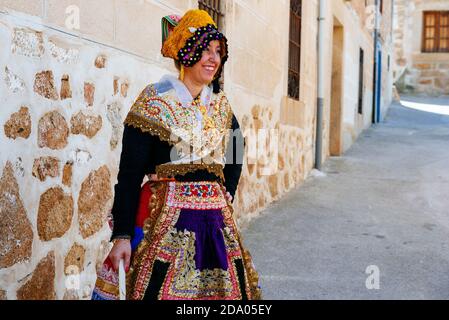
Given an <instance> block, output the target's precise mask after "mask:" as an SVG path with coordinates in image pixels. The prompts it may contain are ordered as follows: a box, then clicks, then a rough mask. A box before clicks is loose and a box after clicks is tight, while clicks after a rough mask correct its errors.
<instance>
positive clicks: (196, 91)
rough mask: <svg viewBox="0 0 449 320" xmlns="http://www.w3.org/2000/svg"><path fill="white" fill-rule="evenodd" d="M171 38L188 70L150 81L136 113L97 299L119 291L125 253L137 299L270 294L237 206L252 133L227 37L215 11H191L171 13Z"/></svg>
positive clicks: (129, 122) (128, 124)
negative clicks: (231, 81) (227, 67)
mask: <svg viewBox="0 0 449 320" xmlns="http://www.w3.org/2000/svg"><path fill="white" fill-rule="evenodd" d="M162 42H163V45H162V54H163V55H164V56H165V57H169V58H172V59H174V60H175V64H176V66H177V67H178V69H179V71H180V74H179V78H176V77H173V76H164V77H163V78H162V79H161V80H160V81H159V82H157V83H155V84H150V85H148V86H147V87H146V88H145V89H144V90H143V91H142V93H141V94H140V96H139V97H138V98H137V100H136V101H135V103H134V104H133V106H132V107H131V110H130V111H129V113H128V115H127V117H126V120H125V130H124V133H123V146H122V154H121V159H120V167H119V174H118V183H117V184H116V186H115V199H114V204H113V208H112V215H113V218H114V223H113V232H112V240H113V242H114V246H113V248H112V250H111V252H110V254H109V256H108V258H107V260H106V262H105V264H104V265H103V269H102V270H101V272H100V273H99V274H98V279H97V283H96V287H95V290H94V293H93V297H92V298H93V299H117V297H118V292H119V290H118V287H117V273H116V271H115V270H117V268H118V265H119V262H120V261H121V260H124V261H125V267H126V269H127V285H126V289H127V298H128V299H176V300H179V299H195V300H196V299H209V300H218V299H220V300H231V299H232V300H235V299H260V298H261V293H260V288H259V286H258V275H257V272H256V271H255V268H254V266H253V264H252V259H251V256H250V255H249V253H248V251H247V250H245V249H244V247H243V245H242V241H241V238H240V232H239V230H238V228H237V225H236V223H235V217H234V210H233V206H232V202H233V197H234V194H235V192H236V189H237V185H238V182H239V179H240V175H241V171H242V162H243V150H244V139H243V136H242V134H241V133H240V131H239V123H238V121H237V119H236V117H235V116H234V113H233V111H232V109H231V107H230V105H229V103H228V100H227V98H226V95H225V94H224V92H223V91H222V90H220V87H219V85H218V83H219V82H218V81H219V78H220V75H221V73H222V70H223V66H224V64H225V62H226V60H227V58H228V47H227V40H226V37H225V36H224V35H223V34H222V33H221V32H219V31H218V29H217V26H216V24H215V22H214V21H213V20H212V18H211V17H210V16H209V14H208V13H207V12H206V11H203V10H190V11H188V12H187V13H186V14H185V15H184V16H183V17H182V18H180V17H177V16H175V15H172V16H167V17H164V18H163V19H162ZM229 129H232V130H229ZM234 140H235V141H236V142H235V143H234ZM145 175H149V176H150V177H152V178H151V179H150V180H149V181H148V182H147V183H145V184H144V185H143V187H141V184H142V180H143V178H144V176H145ZM154 177H155V178H154Z"/></svg>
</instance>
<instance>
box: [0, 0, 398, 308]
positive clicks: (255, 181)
mask: <svg viewBox="0 0 449 320" xmlns="http://www.w3.org/2000/svg"><path fill="white" fill-rule="evenodd" d="M324 1H325V2H326V4H327V5H326V6H325V16H324V29H323V31H322V32H323V33H324V37H325V47H324V57H325V59H324V65H323V67H324V75H325V77H324V79H323V85H324V92H325V96H324V118H323V121H322V125H323V140H322V155H323V160H325V159H326V158H328V157H329V156H333V155H340V154H342V153H343V152H344V151H346V150H347V149H348V148H349V147H350V146H351V145H352V144H353V143H354V141H355V140H356V138H357V136H358V135H359V134H360V132H361V131H363V130H364V129H366V128H367V127H369V126H370V125H371V123H372V119H373V102H372V101H373V52H374V45H373V29H372V27H373V21H374V19H373V17H374V15H373V10H371V9H372V8H373V7H372V4H371V1H364V0H352V1H343V0H332V1H328V0H324ZM391 1H392V0H385V1H383V4H382V13H381V15H382V23H381V28H380V30H381V32H380V37H379V44H380V47H381V51H380V52H381V54H380V55H381V57H382V63H381V70H382V75H381V81H380V82H381V83H382V91H381V92H382V93H381V103H380V106H381V107H380V112H379V114H380V117H381V118H382V117H383V116H384V115H385V113H386V111H387V108H388V106H389V104H390V101H391V99H392V91H391V86H392V82H393V78H392V69H391V68H390V63H389V62H388V61H389V60H390V57H391V56H392V48H393V46H392V37H391V27H392V20H391V16H392V11H391V9H392V2H391ZM201 2H208V1H201ZM214 3H219V4H220V6H219V7H217V8H216V10H217V12H219V13H220V14H219V16H220V26H221V27H222V28H223V31H224V33H225V34H226V35H227V37H228V39H229V50H230V60H229V62H228V63H227V64H226V68H225V73H224V90H225V91H226V92H227V95H228V97H229V100H230V102H231V105H232V107H233V109H234V112H235V114H236V116H237V118H238V119H239V122H240V124H241V127H242V128H243V130H244V135H245V136H246V137H247V141H248V142H249V143H248V149H247V152H246V157H245V162H244V169H243V175H242V178H241V181H240V184H239V188H238V193H237V197H236V201H235V206H236V212H237V213H238V217H237V218H238V221H239V223H240V224H241V226H245V225H246V224H247V223H248V221H249V220H250V219H251V218H253V217H255V216H257V215H258V214H259V213H260V212H261V210H262V209H264V208H265V207H266V206H267V205H268V204H269V203H271V202H273V201H275V200H277V199H279V198H280V197H281V196H282V195H283V194H285V193H286V192H288V191H289V190H291V189H292V188H294V187H296V186H298V185H300V184H301V183H302V182H303V181H304V179H306V177H307V176H308V175H309V174H310V172H311V171H312V169H313V167H314V161H315V145H316V141H315V139H316V138H315V137H316V133H315V132H316V109H317V62H318V54H317V37H318V24H317V21H318V12H319V0H307V1H288V0H278V1H271V0H262V1H261V0H257V1H256V0H228V1H221V2H220V1H215V2H214ZM195 7H198V1H195V0H120V1H116V0H97V1H88V0H0V47H1V48H2V50H1V51H0V70H1V73H2V76H1V77H0V101H1V102H2V110H1V112H0V124H1V127H2V128H3V130H2V131H1V132H0V145H1V152H0V174H1V180H0V299H2V298H3V299H32V298H43V299H54V298H57V299H62V298H65V299H78V298H81V299H87V298H89V296H90V293H91V290H92V286H93V283H94V281H95V268H96V266H97V265H98V264H99V263H101V262H102V260H103V259H104V257H105V254H106V253H107V250H108V239H109V236H110V229H109V227H108V225H107V219H106V217H107V214H108V211H109V210H110V208H111V206H112V199H113V186H114V184H115V183H116V177H117V173H118V172H117V170H118V164H119V158H120V152H121V134H122V121H123V119H124V117H125V116H126V114H127V112H128V110H129V108H130V107H131V104H132V103H133V101H134V99H135V98H136V97H137V95H138V94H139V92H140V91H141V90H142V89H143V88H144V87H145V86H146V85H147V84H148V83H150V82H155V81H158V80H159V79H160V77H161V76H162V75H163V74H165V73H168V72H170V73H175V68H174V66H173V63H172V61H170V60H168V59H164V58H163V57H162V56H161V54H160V46H161V30H160V22H159V21H160V18H161V17H162V16H164V15H167V14H170V13H178V14H182V13H183V12H185V11H186V10H187V9H188V8H195Z"/></svg>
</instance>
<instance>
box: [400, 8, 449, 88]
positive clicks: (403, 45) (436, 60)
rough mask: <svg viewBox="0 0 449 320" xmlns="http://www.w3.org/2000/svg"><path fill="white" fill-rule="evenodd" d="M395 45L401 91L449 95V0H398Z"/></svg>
mask: <svg viewBox="0 0 449 320" xmlns="http://www.w3.org/2000/svg"><path fill="white" fill-rule="evenodd" d="M394 45H395V56H396V61H395V68H394V69H395V70H394V80H395V82H396V87H397V88H398V91H399V92H402V93H412V94H424V95H432V96H439V95H448V94H449V1H448V0H426V1H423V0H409V1H408V0H396V2H395V26H394Z"/></svg>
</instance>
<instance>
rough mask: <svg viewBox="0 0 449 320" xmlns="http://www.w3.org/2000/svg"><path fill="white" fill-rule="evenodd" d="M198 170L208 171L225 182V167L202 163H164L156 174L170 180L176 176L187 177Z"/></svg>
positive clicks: (157, 169)
mask: <svg viewBox="0 0 449 320" xmlns="http://www.w3.org/2000/svg"><path fill="white" fill-rule="evenodd" d="M197 170H207V171H208V172H210V173H212V174H215V175H216V176H217V177H218V178H219V179H220V181H221V182H223V181H224V175H223V166H222V165H221V164H216V163H212V164H202V163H198V164H196V163H181V164H172V163H164V164H160V165H158V166H156V174H157V175H158V177H159V178H170V177H174V176H176V175H181V176H183V175H186V174H187V173H190V172H195V171H197Z"/></svg>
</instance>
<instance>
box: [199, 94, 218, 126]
mask: <svg viewBox="0 0 449 320" xmlns="http://www.w3.org/2000/svg"><path fill="white" fill-rule="evenodd" d="M193 104H194V105H195V106H196V107H197V108H198V109H199V110H200V112H201V114H202V116H203V120H202V122H203V129H204V130H209V129H211V128H215V127H216V125H215V122H214V121H213V119H212V117H211V116H209V114H208V113H207V106H205V105H203V104H201V94H200V95H198V96H197V97H196V98H195V99H193Z"/></svg>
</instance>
